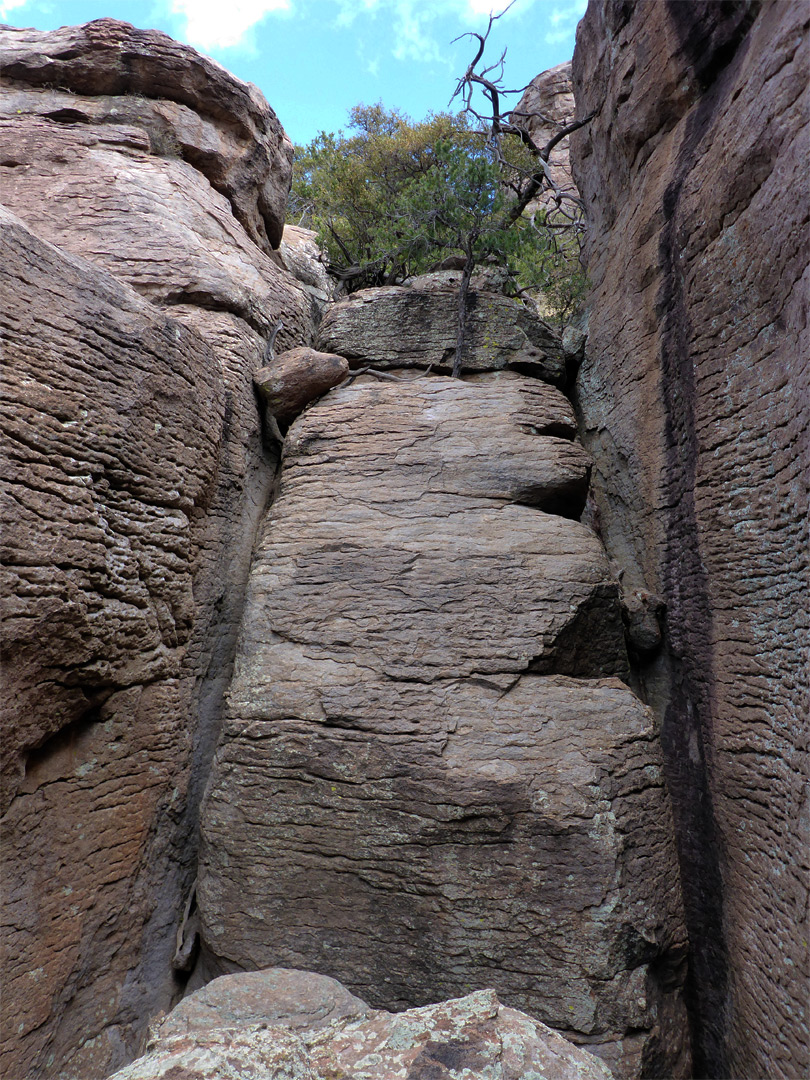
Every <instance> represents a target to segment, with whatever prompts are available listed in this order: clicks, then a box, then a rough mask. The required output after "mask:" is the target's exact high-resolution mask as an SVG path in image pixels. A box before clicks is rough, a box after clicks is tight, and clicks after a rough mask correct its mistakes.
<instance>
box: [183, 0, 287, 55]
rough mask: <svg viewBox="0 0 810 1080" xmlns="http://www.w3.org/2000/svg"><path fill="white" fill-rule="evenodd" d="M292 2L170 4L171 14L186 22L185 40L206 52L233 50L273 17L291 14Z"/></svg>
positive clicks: (200, 0) (191, 0) (190, 1)
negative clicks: (252, 31)
mask: <svg viewBox="0 0 810 1080" xmlns="http://www.w3.org/2000/svg"><path fill="white" fill-rule="evenodd" d="M291 10H292V0H225V3H223V0H169V11H170V13H171V14H172V15H179V16H180V17H181V18H182V19H183V20H184V27H183V31H182V34H181V36H182V37H183V39H184V40H185V41H188V42H189V43H190V44H191V45H197V46H199V47H200V48H203V49H232V48H236V47H238V46H240V45H243V44H244V43H245V38H246V35H247V34H248V31H249V30H251V29H252V28H253V27H254V26H256V24H257V23H260V22H261V21H262V19H265V18H266V17H267V16H268V15H271V14H287V13H289V12H290V11H291Z"/></svg>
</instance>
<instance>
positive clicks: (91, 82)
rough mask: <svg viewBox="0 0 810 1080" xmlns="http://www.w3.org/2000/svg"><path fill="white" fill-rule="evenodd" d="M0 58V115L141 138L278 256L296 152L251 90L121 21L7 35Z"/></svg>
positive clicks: (0, 36)
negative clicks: (196, 175)
mask: <svg viewBox="0 0 810 1080" xmlns="http://www.w3.org/2000/svg"><path fill="white" fill-rule="evenodd" d="M0 53H1V54H2V73H3V79H4V84H5V93H4V104H3V106H2V113H4V114H5V115H7V116H12V117H13V116H16V115H18V114H20V113H22V114H27V113H29V112H30V113H34V114H37V115H40V116H42V117H43V118H47V119H50V120H51V121H52V122H54V123H57V124H68V125H72V124H76V123H82V124H84V123H88V122H89V123H91V124H94V125H96V124H101V125H112V126H117V125H121V124H124V125H128V126H132V127H137V128H140V129H141V131H142V132H144V135H145V136H148V145H150V146H151V149H152V151H153V152H154V153H156V154H158V155H161V154H163V155H168V156H176V157H179V158H183V159H185V160H186V161H188V162H189V163H190V164H191V165H192V166H194V167H195V168H196V169H198V170H199V171H200V172H201V173H202V174H203V175H204V176H205V177H206V178H207V180H208V181H209V182H210V183H211V185H212V186H213V187H214V188H215V189H216V190H217V191H219V192H221V193H222V194H223V195H224V196H225V198H226V199H227V200H228V201H229V203H230V205H231V207H232V210H233V213H234V216H235V217H236V219H237V220H238V221H239V223H240V224H241V225H242V226H243V228H244V229H245V230H246V232H247V233H248V235H249V236H250V238H251V239H252V240H253V241H254V243H256V244H257V245H258V246H259V247H260V248H262V249H263V250H266V251H269V250H270V249H271V248H277V247H278V245H279V243H280V242H281V235H282V230H283V228H284V212H285V208H286V203H287V195H288V192H289V190H290V183H291V180H292V156H293V148H292V144H291V142H290V140H289V139H288V138H287V135H286V134H285V132H284V129H283V128H282V127H281V125H280V124H279V122H278V119H277V117H276V114H275V113H274V112H273V110H272V109H271V108H270V106H269V105H268V104H267V102H266V101H265V100H264V98H263V97H262V95H261V94H260V93H259V91H258V90H257V89H256V87H255V86H253V85H251V84H250V83H244V82H240V80H239V79H237V78H235V77H234V76H233V75H231V74H230V72H227V71H225V69H224V68H222V67H220V66H219V64H217V63H216V62H215V61H213V60H210V59H208V57H205V56H201V55H200V54H199V53H198V52H195V51H194V49H191V48H189V47H188V46H187V45H181V44H179V43H178V42H176V41H173V40H172V39H171V38H169V37H167V36H166V35H165V34H162V33H160V32H159V31H157V30H139V29H137V28H136V27H134V26H131V25H130V24H129V23H125V22H119V21H117V20H116V19H97V20H96V21H95V22H90V23H87V24H85V25H84V26H63V27H60V29H58V30H51V31H49V32H47V33H43V32H42V31H39V30H18V29H15V28H14V27H5V28H3V29H2V30H0ZM32 88H36V89H35V90H33V89H32Z"/></svg>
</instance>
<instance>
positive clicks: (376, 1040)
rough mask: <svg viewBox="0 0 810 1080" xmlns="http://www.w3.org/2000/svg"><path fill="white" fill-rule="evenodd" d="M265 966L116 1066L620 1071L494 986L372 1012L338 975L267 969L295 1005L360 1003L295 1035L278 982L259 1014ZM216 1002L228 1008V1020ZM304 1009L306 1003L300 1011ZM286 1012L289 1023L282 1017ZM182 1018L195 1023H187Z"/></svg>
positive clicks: (441, 1073) (533, 1073)
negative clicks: (512, 1005)
mask: <svg viewBox="0 0 810 1080" xmlns="http://www.w3.org/2000/svg"><path fill="white" fill-rule="evenodd" d="M264 974H265V973H257V974H254V975H238V976H230V977H228V976H226V977H224V978H222V979H217V980H215V982H214V983H213V984H212V985H211V990H210V991H209V1003H210V1005H211V1006H212V1009H211V1011H210V1012H209V1011H206V1013H205V1016H204V1018H202V1022H201V1023H194V1022H192V1023H191V1024H185V1025H184V1024H183V1023H181V1024H179V1025H178V1023H177V1022H176V1016H177V1014H178V1012H179V1011H180V1010H182V1009H184V1008H185V1009H186V1011H187V1012H191V1013H192V1014H194V1013H195V1008H194V1005H193V1003H194V1001H195V999H197V998H199V997H200V994H201V993H205V991H198V993H197V994H194V995H192V997H191V998H189V999H188V1001H187V1002H184V1003H183V1005H181V1006H179V1007H178V1009H176V1010H175V1011H174V1012H173V1013H172V1014H171V1015H170V1016H169V1017H168V1018H167V1020H166V1021H165V1022H164V1024H163V1025H162V1026H161V1027H160V1028H159V1030H158V1032H157V1036H156V1038H155V1040H153V1042H152V1044H151V1045H150V1052H149V1053H148V1054H147V1055H146V1056H145V1057H143V1058H141V1059H140V1060H139V1061H136V1062H134V1063H133V1064H132V1065H131V1066H129V1068H127V1069H123V1070H122V1071H121V1072H118V1073H116V1074H115V1080H158V1078H159V1077H166V1078H167V1080H169V1077H171V1080H185V1078H186V1077H188V1080H192V1078H195V1080H197V1078H202V1077H211V1078H212V1080H214V1078H217V1080H219V1078H224V1080H229V1078H232V1080H238V1078H244V1080H282V1078H283V1080H316V1078H325V1077H340V1076H351V1077H353V1078H355V1080H390V1078H391V1077H402V1078H403V1080H465V1078H469V1077H471V1076H475V1077H480V1078H481V1080H525V1078H528V1077H544V1078H545V1080H611V1076H612V1074H611V1072H610V1070H609V1069H608V1068H607V1067H606V1066H605V1065H604V1063H603V1062H601V1061H599V1059H598V1058H595V1057H592V1056H591V1055H590V1054H588V1053H586V1052H584V1051H582V1050H580V1049H579V1048H578V1047H575V1046H573V1045H572V1044H571V1043H569V1042H567V1041H566V1040H565V1039H563V1038H562V1036H561V1035H559V1034H558V1033H557V1032H556V1031H552V1030H551V1029H550V1028H548V1027H546V1026H545V1025H544V1024H542V1023H540V1022H539V1021H537V1020H533V1019H531V1018H530V1017H528V1016H526V1015H524V1014H523V1013H520V1012H517V1011H516V1010H514V1009H507V1008H504V1007H503V1005H501V1004H500V1002H499V1001H498V998H497V997H496V995H495V994H494V993H493V992H492V991H491V990H484V991H479V992H478V993H474V994H470V995H468V996H467V997H464V998H460V999H458V1000H454V1001H446V1002H443V1003H441V1004H439V1005H432V1006H428V1007H427V1008H422V1009H412V1010H410V1011H408V1012H405V1013H400V1014H399V1015H396V1016H392V1015H391V1014H390V1013H386V1012H371V1014H370V1015H369V1016H368V1017H366V1013H368V1012H369V1011H370V1010H368V1007H367V1006H365V1007H362V1009H360V1010H358V1009H357V1006H362V1002H358V1001H357V999H356V998H352V997H351V995H349V994H348V993H347V992H346V991H345V990H344V989H343V988H342V987H340V985H339V984H338V983H335V982H334V981H333V980H331V979H325V978H323V976H317V975H313V974H312V973H310V972H300V971H283V970H280V969H275V970H272V971H270V972H267V973H266V975H267V976H268V983H269V984H271V985H272V984H275V983H276V982H278V981H279V980H284V979H286V980H287V982H288V983H289V985H290V986H295V987H298V989H297V990H296V991H295V994H294V997H295V998H296V1000H295V1001H294V1002H293V1008H294V1009H300V1008H301V1007H302V1006H303V1007H304V1008H306V1002H307V1000H308V995H310V994H314V996H315V999H316V1000H317V1001H318V1002H320V1001H321V999H322V997H323V996H324V993H325V996H326V998H328V999H331V998H332V997H334V996H335V995H337V996H338V997H340V995H341V992H342V995H343V996H344V997H345V998H347V999H349V1001H351V1002H353V1003H356V1004H355V1005H354V1006H353V1008H354V1009H355V1013H354V1014H352V1013H351V1012H350V1011H347V1012H346V1014H345V1015H343V1016H340V1017H333V1018H332V1019H331V1021H330V1023H329V1026H328V1027H326V1028H325V1029H324V1023H323V1022H322V1021H320V1020H319V1021H318V1022H317V1024H316V1025H313V1026H312V1027H310V1028H307V1026H306V1024H305V1023H295V1024H294V1025H292V1026H294V1027H295V1028H296V1030H297V1035H295V1034H293V1033H292V1032H291V1031H290V1026H287V1025H286V1021H284V1013H283V1010H284V1007H285V1006H284V1005H282V1007H281V1009H279V1008H278V1005H277V1002H276V1001H275V998H274V995H273V991H272V990H270V992H269V994H267V995H266V996H265V998H264V1000H265V1001H266V1003H267V1007H268V1016H267V1018H266V1019H265V1021H264V1023H263V1024H262V1023H259V1022H258V1020H259V1016H258V1015H257V1013H258V1008H260V1007H261V1005H260V1002H261V991H259V996H258V997H254V990H255V988H256V984H257V983H258V982H259V981H260V980H261V978H262V975H264ZM245 982H248V983H249V984H250V988H249V989H248V992H247V999H245V998H243V997H242V996H241V989H240V988H241V987H242V986H243V984H244V983H245ZM226 983H227V986H226V985H225V984H226ZM246 1000H247V1007H245V1001H246ZM257 1007H258V1008H257ZM216 1009H220V1010H222V1015H221V1018H220V1021H219V1024H217V1023H215V1021H216V1017H217V1013H216V1011H215V1010H216ZM356 1017H359V1018H356ZM301 1019H303V1018H302V1017H301V1016H300V1015H299V1014H298V1013H296V1014H295V1020H296V1021H298V1020H301ZM279 1021H281V1022H284V1023H285V1026H284V1027H280V1026H275V1025H277V1023H278V1022H279ZM179 1026H184V1027H185V1030H183V1031H182V1032H180V1031H178V1027H179Z"/></svg>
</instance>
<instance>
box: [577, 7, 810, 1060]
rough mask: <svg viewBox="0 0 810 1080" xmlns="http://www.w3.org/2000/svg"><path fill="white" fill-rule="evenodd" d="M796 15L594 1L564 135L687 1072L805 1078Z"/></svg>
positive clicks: (599, 442)
mask: <svg viewBox="0 0 810 1080" xmlns="http://www.w3.org/2000/svg"><path fill="white" fill-rule="evenodd" d="M809 18H810V9H808V6H807V4H805V3H790V2H788V3H763V4H743V3H738V4H714V3H691V4H681V3H645V4H637V5H631V4H622V3H615V2H603V0H598V2H596V0H592V2H591V4H590V6H589V8H588V12H587V15H586V17H585V19H584V21H583V23H582V24H581V26H580V30H579V35H578V40H577V51H576V55H575V59H574V81H575V87H576V93H577V98H578V105H579V107H580V109H581V110H582V111H583V112H587V111H590V109H591V108H593V107H595V106H601V112H600V115H599V117H598V118H597V119H596V120H594V121H593V123H592V124H591V125H590V127H589V128H588V129H587V130H584V131H582V132H579V133H577V134H576V135H575V136H573V137H572V157H573V161H574V169H575V176H576V180H577V183H578V186H579V189H580V191H581V192H582V194H583V196H584V198H585V200H586V203H587V208H588V216H589V218H590V222H591V230H590V240H589V245H588V272H589V276H590V279H591V282H592V292H591V298H590V302H591V317H590V340H589V345H588V351H587V355H586V358H585V361H584V363H583V366H582V368H581V371H580V377H579V380H578V386H577V393H578V400H579V406H580V409H581V412H582V417H583V421H584V439H585V443H586V446H587V447H588V448H589V449H590V450H591V452H592V453H593V455H594V458H595V461H596V468H595V474H594V475H595V491H596V504H595V520H598V522H599V523H600V525H601V530H602V534H603V536H604V538H605V542H606V545H607V548H608V552H609V554H610V556H611V557H612V559H613V560H614V561H615V564H616V565H617V566H620V567H621V568H622V569H623V570H624V582H625V584H626V586H627V588H628V591H630V592H634V591H637V590H641V591H644V590H647V591H650V592H652V593H654V594H657V595H659V596H660V597H661V598H662V599H663V600H664V601H665V603H666V623H665V640H664V648H663V651H662V652H660V653H659V654H658V656H657V657H655V658H653V659H652V660H651V661H650V662H649V663H647V664H646V665H644V666H642V668H641V670H640V678H641V680H642V681H643V684H644V685H645V687H646V692H647V693H648V695H649V697H650V700H651V701H652V702H653V704H654V706H655V708H656V710H657V711H658V713H659V715H660V716H661V717H662V718H663V721H664V727H663V738H664V745H665V756H666V762H667V769H668V780H669V785H670V788H671V791H672V793H673V798H674V804H675V815H676V822H677V825H678V833H679V836H680V845H681V862H682V875H683V880H684V888H685V894H686V902H687V911H688V917H689V924H690V936H691V940H692V946H693V950H694V964H693V967H692V979H691V983H692V984H691V1000H692V1006H693V1018H694V1021H695V1025H696V1035H697V1048H698V1051H699V1056H698V1061H697V1063H696V1068H697V1069H698V1073H697V1075H707V1074H708V1075H714V1076H766V1075H767V1076H780V1077H797V1076H802V1075H806V1074H807V1073H808V1071H810V1061H808V1057H807V1054H808V1046H810V1037H809V1036H808V1029H807V1021H808V1013H807V1000H808V996H807V992H808V985H810V975H809V974H808V967H807V964H808V953H807V943H808V940H810V934H809V933H808V923H807V919H808V883H809V882H810V870H809V869H808V853H810V804H808V759H807V717H808V715H810V702H809V701H808V675H807V672H808V618H809V617H810V615H809V612H810V609H808V603H807V596H808V590H807V582H808V551H809V550H810V543H809V541H808V520H810V517H809V515H808V493H807V478H808V475H810V442H809V440H808V417H810V371H809V369H808V363H809V362H810V338H809V337H808V329H807V296H808V287H809V286H810V271H809V270H808V246H807V235H808V208H810V186H809V185H808V170H807V158H808V139H807V131H808V107H809V106H808V78H807V73H808V70H810V57H808V41H810V35H809V34H808V30H809V29H810V27H808V19H809Z"/></svg>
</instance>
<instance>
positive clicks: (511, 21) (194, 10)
mask: <svg viewBox="0 0 810 1080" xmlns="http://www.w3.org/2000/svg"><path fill="white" fill-rule="evenodd" d="M504 7H505V0H0V22H6V23H10V24H11V25H12V26H35V27H37V28H38V29H41V30H50V29H53V28H54V27H57V26H65V25H71V24H74V23H82V22H88V21H89V20H90V19H99V18H101V17H102V16H111V17H113V18H116V19H123V20H125V21H126V22H130V23H133V24H134V25H135V26H140V27H153V28H156V29H158V30H163V31H164V32H165V33H167V34H170V35H171V36H172V37H174V38H177V39H178V40H180V41H185V42H187V43H188V44H190V45H193V46H194V47H195V48H197V49H199V50H200V51H201V52H204V53H206V54H208V55H209V56H212V57H214V59H216V60H218V61H219V63H221V64H222V65H224V66H225V67H226V68H228V69H229V70H230V71H232V72H234V74H235V75H238V76H239V78H241V79H246V80H248V81H250V82H253V83H255V84H256V85H257V86H258V87H259V88H260V89H261V90H262V92H263V93H264V95H265V97H266V98H267V100H268V101H269V102H270V104H271V105H272V106H273V108H274V109H275V110H276V112H277V113H278V116H279V119H280V120H281V122H282V124H283V125H284V127H285V128H286V129H287V132H288V134H289V135H290V137H291V138H292V139H293V141H294V142H297V143H305V142H308V141H309V140H310V139H312V138H314V136H315V135H316V134H317V133H318V132H319V131H321V130H326V131H335V130H337V129H338V128H341V127H345V125H346V117H347V113H348V110H349V109H350V108H351V107H352V105H356V104H358V103H359V102H363V103H365V104H371V103H373V102H375V101H382V102H383V103H384V104H385V105H387V106H388V107H392V108H393V107H395V108H398V109H400V110H401V111H402V112H405V113H407V114H408V115H410V116H411V117H412V118H414V119H421V118H422V117H423V116H424V115H425V114H426V113H427V112H428V111H430V110H434V111H440V110H442V109H445V108H447V104H448V100H449V98H450V95H451V93H452V92H453V89H454V87H455V82H456V79H457V78H458V76H459V75H460V74H462V73H463V71H464V70H465V68H466V66H467V63H468V62H469V60H470V59H472V56H473V55H474V52H473V46H472V45H471V43H470V41H469V40H464V41H461V42H457V43H456V44H451V41H452V39H453V38H455V37H457V36H458V35H459V34H463V33H465V32H467V31H470V30H478V31H483V30H484V29H485V28H486V25H487V17H488V15H489V12H490V10H494V12H495V13H496V14H497V13H498V12H499V11H501V10H503V8H504ZM585 7H586V0H515V3H514V5H513V6H512V8H510V10H509V11H508V12H507V13H506V14H505V15H504V17H503V18H502V19H500V20H499V21H498V22H497V23H496V24H495V27H494V28H493V31H492V34H491V36H490V45H489V47H488V50H487V56H488V57H489V58H490V60H491V61H495V60H497V59H498V57H499V56H500V54H501V52H502V51H503V49H504V48H507V50H508V51H507V57H506V82H507V86H508V87H509V88H510V89H511V88H518V87H521V86H524V85H525V84H526V83H527V82H529V80H530V79H532V78H533V77H534V76H535V75H536V74H537V73H538V72H540V71H543V70H545V69H546V68H549V67H553V66H554V65H555V64H559V63H562V62H563V61H564V60H568V59H569V58H570V57H571V54H572V52H573V49H574V31H575V29H576V24H577V22H578V21H579V19H580V18H581V17H582V15H583V14H584V12H585Z"/></svg>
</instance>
